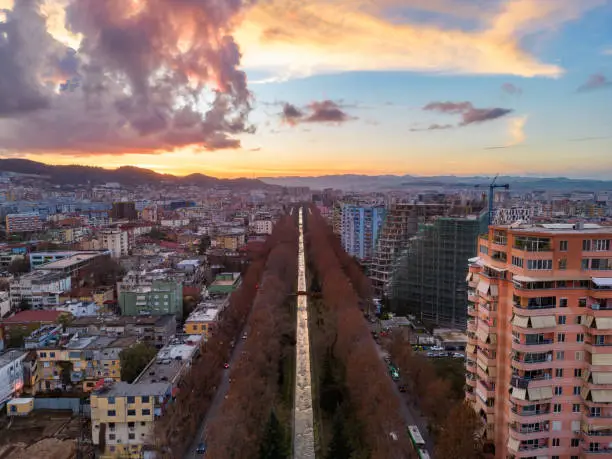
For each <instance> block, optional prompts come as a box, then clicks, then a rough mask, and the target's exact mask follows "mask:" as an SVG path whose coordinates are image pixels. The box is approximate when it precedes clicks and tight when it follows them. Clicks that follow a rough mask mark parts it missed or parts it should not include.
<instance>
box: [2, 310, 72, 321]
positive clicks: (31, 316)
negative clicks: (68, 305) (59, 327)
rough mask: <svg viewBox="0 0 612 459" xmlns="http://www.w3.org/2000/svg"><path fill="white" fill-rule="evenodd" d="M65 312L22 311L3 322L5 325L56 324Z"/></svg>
mask: <svg viewBox="0 0 612 459" xmlns="http://www.w3.org/2000/svg"><path fill="white" fill-rule="evenodd" d="M62 314H64V312H63V311H21V312H18V313H17V314H15V315H14V316H12V317H9V318H7V319H4V320H2V323H3V324H21V323H27V322H49V323H52V322H56V321H57V319H58V318H59V316H61V315H62Z"/></svg>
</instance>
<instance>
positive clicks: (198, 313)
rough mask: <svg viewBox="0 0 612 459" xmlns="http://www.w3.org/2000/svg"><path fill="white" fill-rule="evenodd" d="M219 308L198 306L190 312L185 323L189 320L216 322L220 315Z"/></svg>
mask: <svg viewBox="0 0 612 459" xmlns="http://www.w3.org/2000/svg"><path fill="white" fill-rule="evenodd" d="M219 312H220V309H219V308H207V307H204V308H198V309H196V310H195V311H193V312H192V313H191V314H189V317H187V320H186V321H185V323H188V322H214V321H215V320H217V316H218V315H219Z"/></svg>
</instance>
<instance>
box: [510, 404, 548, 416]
mask: <svg viewBox="0 0 612 459" xmlns="http://www.w3.org/2000/svg"><path fill="white" fill-rule="evenodd" d="M511 411H512V412H513V413H515V414H517V415H518V416H527V417H533V416H546V415H548V414H550V405H545V407H540V408H530V407H529V406H524V407H520V406H519V405H515V406H513V407H512V408H511Z"/></svg>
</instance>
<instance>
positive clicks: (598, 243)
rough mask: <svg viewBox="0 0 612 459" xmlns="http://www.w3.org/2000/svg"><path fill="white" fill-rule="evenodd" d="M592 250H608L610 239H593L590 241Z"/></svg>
mask: <svg viewBox="0 0 612 459" xmlns="http://www.w3.org/2000/svg"><path fill="white" fill-rule="evenodd" d="M591 250H592V251H593V252H607V251H609V250H610V239H594V240H592V241H591Z"/></svg>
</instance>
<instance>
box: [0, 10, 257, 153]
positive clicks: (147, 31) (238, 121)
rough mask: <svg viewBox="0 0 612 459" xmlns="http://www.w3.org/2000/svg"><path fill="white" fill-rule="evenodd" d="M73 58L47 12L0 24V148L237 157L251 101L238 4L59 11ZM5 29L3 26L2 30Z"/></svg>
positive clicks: (16, 14)
mask: <svg viewBox="0 0 612 459" xmlns="http://www.w3.org/2000/svg"><path fill="white" fill-rule="evenodd" d="M65 3H66V9H65V15H66V29H67V30H68V32H69V33H70V34H72V35H73V36H79V37H81V41H80V48H79V49H78V50H75V49H71V48H69V47H67V46H66V45H65V44H64V43H63V42H60V41H58V40H57V39H56V38H55V37H54V36H52V35H51V34H50V33H49V32H48V30H47V26H48V24H47V21H46V16H44V15H43V14H41V7H44V6H48V4H46V3H44V2H42V0H19V1H17V2H15V4H14V6H13V8H12V10H9V11H7V12H6V14H5V16H6V17H5V19H4V20H3V21H2V22H0V69H1V71H0V145H1V146H2V147H3V148H5V149H8V150H12V151H22V152H28V153H37V152H53V153H56V154H57V153H66V154H72V155H74V154H95V153H111V154H122V153H151V152H154V151H169V150H173V149H176V148H180V147H184V146H188V145H194V146H196V147H198V148H201V149H208V150H214V149H221V148H236V147H239V145H240V144H239V141H238V140H237V139H236V138H235V136H236V135H237V134H240V133H244V132H251V131H252V128H251V127H250V126H249V124H248V120H247V116H248V114H249V112H250V110H251V94H250V92H249V90H248V88H247V80H246V75H245V74H244V72H242V71H241V70H239V66H240V58H241V55H240V52H239V48H238V45H237V44H236V42H235V40H234V38H233V37H232V35H231V33H232V30H233V28H234V25H235V22H236V20H237V18H238V16H239V14H240V13H241V12H242V10H243V8H244V6H245V5H244V2H243V1H242V0H202V1H194V0H140V1H132V0H104V1H100V0H66V1H65ZM0 20H1V19H0Z"/></svg>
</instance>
